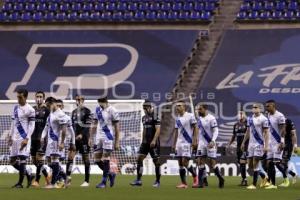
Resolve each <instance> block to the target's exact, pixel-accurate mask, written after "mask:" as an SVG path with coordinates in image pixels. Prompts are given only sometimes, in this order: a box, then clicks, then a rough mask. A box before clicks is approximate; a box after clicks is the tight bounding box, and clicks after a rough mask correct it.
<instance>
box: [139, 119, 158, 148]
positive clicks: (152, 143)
mask: <svg viewBox="0 0 300 200" xmlns="http://www.w3.org/2000/svg"><path fill="white" fill-rule="evenodd" d="M144 134H146V133H145V130H143V137H145V135H144ZM159 136H160V120H159V119H158V118H157V119H156V120H155V134H154V137H153V140H152V141H151V144H150V146H151V147H152V148H153V147H154V146H155V145H156V141H157V140H158V138H159Z"/></svg>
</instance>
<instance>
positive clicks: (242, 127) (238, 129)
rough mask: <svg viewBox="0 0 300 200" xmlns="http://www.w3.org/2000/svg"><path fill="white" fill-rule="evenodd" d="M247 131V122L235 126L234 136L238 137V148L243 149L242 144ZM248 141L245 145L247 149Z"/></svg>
mask: <svg viewBox="0 0 300 200" xmlns="http://www.w3.org/2000/svg"><path fill="white" fill-rule="evenodd" d="M246 130H247V121H245V122H237V123H235V124H234V126H233V135H234V136H236V143H237V148H239V149H240V148H241V146H242V142H243V140H244V137H245V135H246ZM247 145H248V141H247V142H246V143H245V146H246V148H245V149H247Z"/></svg>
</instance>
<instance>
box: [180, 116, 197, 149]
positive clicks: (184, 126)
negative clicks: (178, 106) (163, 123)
mask: <svg viewBox="0 0 300 200" xmlns="http://www.w3.org/2000/svg"><path fill="white" fill-rule="evenodd" d="M194 124H197V121H196V118H195V116H194V115H193V114H192V113H189V112H185V113H184V114H183V115H182V116H180V115H178V116H177V117H176V119H175V128H176V129H178V137H177V143H176V146H178V145H180V144H192V139H193V125H194Z"/></svg>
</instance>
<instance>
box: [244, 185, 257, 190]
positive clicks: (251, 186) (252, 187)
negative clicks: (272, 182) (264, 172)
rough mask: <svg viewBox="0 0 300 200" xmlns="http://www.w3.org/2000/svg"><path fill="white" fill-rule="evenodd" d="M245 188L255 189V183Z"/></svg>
mask: <svg viewBox="0 0 300 200" xmlns="http://www.w3.org/2000/svg"><path fill="white" fill-rule="evenodd" d="M246 188H247V190H256V186H255V185H249V186H248V187H246Z"/></svg>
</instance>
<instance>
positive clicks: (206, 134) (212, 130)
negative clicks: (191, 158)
mask: <svg viewBox="0 0 300 200" xmlns="http://www.w3.org/2000/svg"><path fill="white" fill-rule="evenodd" d="M197 108H198V114H199V117H198V118H197V122H198V128H199V134H198V135H199V136H198V137H199V138H198V149H197V158H198V159H197V164H198V167H199V172H198V183H199V185H198V187H199V188H203V187H204V182H203V175H204V171H205V163H207V164H208V165H209V166H210V168H212V169H214V173H215V175H216V176H217V177H218V179H219V188H223V187H224V182H225V181H224V178H223V177H222V175H221V174H220V170H219V168H218V167H217V166H216V164H217V161H216V158H217V145H216V140H217V138H218V134H219V130H218V123H217V120H216V118H215V117H214V116H213V115H212V114H210V113H208V106H207V105H206V104H203V103H199V104H198V106H197Z"/></svg>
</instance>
